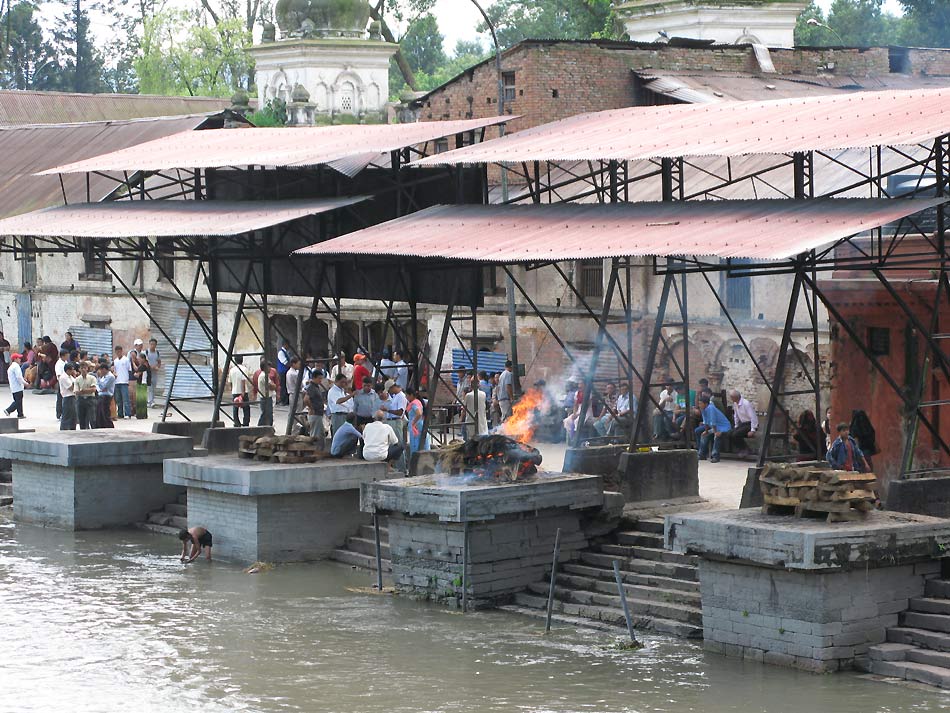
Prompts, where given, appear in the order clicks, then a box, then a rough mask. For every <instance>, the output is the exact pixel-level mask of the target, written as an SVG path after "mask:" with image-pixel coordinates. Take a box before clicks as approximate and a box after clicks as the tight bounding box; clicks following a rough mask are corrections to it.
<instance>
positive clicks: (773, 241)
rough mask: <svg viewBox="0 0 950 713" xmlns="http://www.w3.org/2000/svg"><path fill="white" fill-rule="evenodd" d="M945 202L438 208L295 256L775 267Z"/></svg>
mask: <svg viewBox="0 0 950 713" xmlns="http://www.w3.org/2000/svg"><path fill="white" fill-rule="evenodd" d="M944 201H945V199H931V200H920V199H915V200H884V199H861V198H848V199H838V200H808V201H800V200H799V201H794V200H757V201H687V202H676V203H608V204H579V203H553V204H532V205H504V206H502V205H452V206H444V205H443V206H433V207H432V208H427V209H426V210H422V211H419V212H417V213H412V214H410V215H407V216H404V217H402V218H397V219H396V220H391V221H389V222H387V223H381V224H379V225H374V226H372V227H369V228H365V229H363V230H359V231H356V232H354V233H349V234H347V235H344V236H342V237H339V238H333V239H332V240H327V241H325V242H322V243H317V244H315V245H311V246H309V247H306V248H301V249H300V250H297V251H296V252H297V253H301V254H307V255H376V256H381V257H392V256H402V257H417V258H440V259H449V260H473V261H477V262H486V263H498V264H503V263H505V264H507V263H516V262H550V261H558V260H585V259H592V258H609V257H635V256H676V255H715V256H719V257H723V258H730V257H732V258H751V259H760V260H779V259H783V258H788V257H791V256H793V255H798V254H800V253H803V252H807V251H808V250H812V249H814V248H818V247H820V246H822V245H826V244H829V243H832V242H834V241H836V240H841V239H843V238H847V237H850V236H852V235H855V234H857V233H860V232H863V231H865V230H870V229H871V228H875V227H878V226H880V225H884V224H886V223H891V222H894V221H896V220H899V219H900V218H902V217H904V216H907V215H911V214H913V213H917V212H919V211H922V210H926V209H927V208H931V207H933V206H935V205H937V204H939V203H942V202H944Z"/></svg>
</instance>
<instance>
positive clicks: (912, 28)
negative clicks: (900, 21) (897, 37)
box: [900, 0, 950, 47]
mask: <svg viewBox="0 0 950 713" xmlns="http://www.w3.org/2000/svg"><path fill="white" fill-rule="evenodd" d="M900 3H901V5H902V6H903V7H904V20H905V22H906V27H905V32H904V41H905V43H906V44H908V45H916V46H919V47H950V2H948V0H900Z"/></svg>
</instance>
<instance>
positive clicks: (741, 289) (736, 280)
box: [719, 258, 752, 319]
mask: <svg viewBox="0 0 950 713" xmlns="http://www.w3.org/2000/svg"><path fill="white" fill-rule="evenodd" d="M750 262H752V261H751V260H748V259H746V258H734V259H732V260H731V262H730V266H731V267H732V268H734V269H736V268H738V269H741V266H742V265H747V264H749V263H750ZM721 274H722V278H721V279H722V282H721V283H720V289H719V294H720V295H721V296H723V302H725V304H726V309H727V310H729V314H730V315H731V316H732V318H733V319H749V318H750V317H751V316H752V278H751V277H748V276H743V275H732V274H730V273H729V272H723V273H721Z"/></svg>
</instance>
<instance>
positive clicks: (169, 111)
mask: <svg viewBox="0 0 950 713" xmlns="http://www.w3.org/2000/svg"><path fill="white" fill-rule="evenodd" d="M229 106H231V101H230V100H229V99H222V98H218V97H164V96H150V95H146V94H72V93H67V92H36V91H30V90H26V91H24V90H17V89H8V90H0V124H5V125H13V124H68V123H74V122H83V121H122V120H125V119H142V118H145V117H157V116H180V115H187V114H202V113H206V112H216V111H221V110H222V109H227V108H228V107H229Z"/></svg>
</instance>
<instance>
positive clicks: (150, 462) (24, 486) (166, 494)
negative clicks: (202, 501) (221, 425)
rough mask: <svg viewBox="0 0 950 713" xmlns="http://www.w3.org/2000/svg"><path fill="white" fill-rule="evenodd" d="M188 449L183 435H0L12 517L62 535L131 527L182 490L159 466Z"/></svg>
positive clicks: (110, 432) (104, 432)
mask: <svg viewBox="0 0 950 713" xmlns="http://www.w3.org/2000/svg"><path fill="white" fill-rule="evenodd" d="M191 452H192V445H191V439H190V438H184V437H181V436H166V435H161V434H155V433H137V432H133V431H116V430H112V429H108V430H107V429H103V430H90V431H54V432H50V433H21V434H9V435H0V458H6V459H9V460H10V461H11V464H12V471H13V487H14V491H15V492H16V498H15V500H14V505H13V516H14V518H15V519H16V520H17V521H19V522H28V523H32V524H36V525H44V526H49V527H58V528H62V529H66V530H88V529H97V528H102V527H121V526H126V525H131V524H133V523H135V522H138V521H140V520H142V519H143V518H144V517H145V515H146V514H147V513H148V512H149V511H150V510H155V509H158V508H161V507H163V506H164V505H165V504H166V503H170V502H174V501H175V500H176V498H177V497H178V495H179V494H181V492H182V489H181V488H180V487H176V486H174V485H166V484H165V482H164V480H163V478H162V462H163V461H164V460H165V459H166V458H181V457H183V456H188V455H190V454H191Z"/></svg>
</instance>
